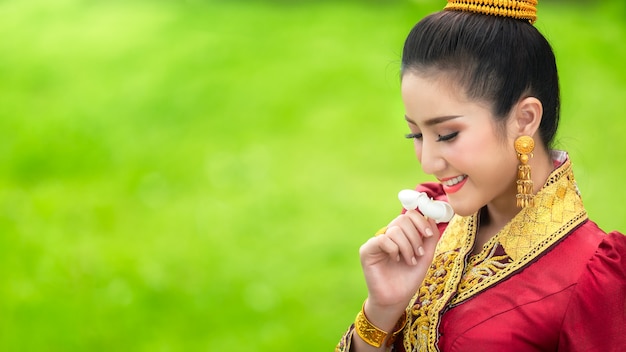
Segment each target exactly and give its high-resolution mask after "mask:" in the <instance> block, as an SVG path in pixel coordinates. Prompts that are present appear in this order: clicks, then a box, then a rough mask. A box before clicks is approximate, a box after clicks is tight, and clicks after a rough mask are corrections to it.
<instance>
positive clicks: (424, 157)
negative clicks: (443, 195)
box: [415, 139, 446, 175]
mask: <svg viewBox="0 0 626 352" xmlns="http://www.w3.org/2000/svg"><path fill="white" fill-rule="evenodd" d="M436 143H437V142H435V141H430V142H429V141H427V140H426V139H424V140H423V141H422V143H421V144H420V145H418V143H416V144H415V155H416V156H417V160H419V162H420V165H421V166H422V171H424V173H426V174H429V175H434V174H437V173H441V171H443V170H444V169H445V167H446V161H445V159H444V158H443V157H442V155H441V153H440V151H439V148H438V147H437V145H436Z"/></svg>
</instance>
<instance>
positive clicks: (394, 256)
mask: <svg viewBox="0 0 626 352" xmlns="http://www.w3.org/2000/svg"><path fill="white" fill-rule="evenodd" d="M438 239H439V229H438V227H437V225H436V224H435V222H434V221H433V220H432V219H430V220H428V219H426V218H424V216H422V215H421V214H420V213H419V212H417V211H414V210H411V211H407V212H405V213H404V214H402V215H400V216H398V217H397V218H396V219H394V220H393V221H392V222H391V223H389V225H388V226H387V229H386V231H385V232H384V233H383V234H380V235H379V236H375V237H372V238H370V239H369V240H368V241H367V242H366V243H365V244H363V245H362V246H361V248H360V251H359V254H360V257H361V266H362V268H363V273H364V275H365V281H366V284H367V289H368V298H367V300H366V301H365V303H364V304H363V313H364V315H365V316H366V318H367V320H368V321H369V322H370V323H371V324H372V325H374V326H376V327H377V328H378V329H380V330H383V331H385V332H387V333H388V334H387V337H386V339H385V341H383V343H382V345H381V347H378V348H377V347H374V346H372V345H371V344H369V343H367V342H366V341H365V340H364V339H363V338H362V337H361V336H359V334H358V333H355V332H354V326H353V327H351V329H350V330H349V331H348V333H347V334H346V335H344V338H343V339H342V341H341V342H340V344H339V345H338V346H337V349H336V351H355V352H368V351H372V352H373V351H383V350H385V349H386V348H387V346H386V345H387V340H388V339H389V338H390V336H391V335H392V333H393V332H394V327H396V325H397V323H398V321H399V320H401V317H402V315H403V313H404V312H405V309H406V307H407V305H408V303H409V301H410V300H411V298H412V297H413V295H414V294H415V293H416V292H417V290H418V288H419V286H420V285H421V283H422V281H423V279H424V276H425V275H426V271H427V270H428V267H429V266H430V264H431V262H432V259H433V255H434V252H435V247H436V245H437V241H438ZM361 325H363V324H361Z"/></svg>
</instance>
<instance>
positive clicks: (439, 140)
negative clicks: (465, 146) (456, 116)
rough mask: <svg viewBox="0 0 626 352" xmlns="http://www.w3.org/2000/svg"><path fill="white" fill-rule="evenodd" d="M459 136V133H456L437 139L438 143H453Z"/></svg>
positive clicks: (440, 136)
mask: <svg viewBox="0 0 626 352" xmlns="http://www.w3.org/2000/svg"><path fill="white" fill-rule="evenodd" d="M458 134H459V132H454V133H450V134H446V135H445V136H442V135H439V138H437V142H447V141H451V140H452V139H454V137H456V136H457V135H458Z"/></svg>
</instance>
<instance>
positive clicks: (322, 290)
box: [0, 0, 626, 351]
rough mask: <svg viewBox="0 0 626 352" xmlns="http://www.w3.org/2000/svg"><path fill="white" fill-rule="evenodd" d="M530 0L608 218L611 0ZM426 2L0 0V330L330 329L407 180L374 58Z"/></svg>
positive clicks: (249, 342) (198, 337) (17, 334)
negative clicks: (590, 2)
mask: <svg viewBox="0 0 626 352" xmlns="http://www.w3.org/2000/svg"><path fill="white" fill-rule="evenodd" d="M545 2H546V4H545V5H541V7H540V10H541V12H540V20H539V22H538V23H537V26H538V28H540V30H542V31H543V32H544V33H545V34H546V36H547V37H548V38H549V40H551V42H552V43H553V45H554V47H555V51H556V53H557V56H558V59H559V65H560V74H561V80H562V91H563V114H562V128H561V132H560V134H559V138H558V139H559V146H561V147H563V148H566V149H568V150H569V151H570V152H571V154H572V156H573V160H574V165H575V169H576V172H577V176H578V181H579V185H580V188H581V190H582V192H583V196H584V200H585V202H586V205H587V207H588V210H589V213H590V214H591V216H592V218H593V219H595V220H596V221H597V222H598V224H599V225H600V226H601V227H602V228H604V229H606V230H611V229H616V228H617V229H621V230H622V231H623V230H626V219H625V218H624V216H623V213H624V210H623V207H622V206H621V204H622V203H623V199H625V198H626V191H625V190H624V188H623V187H622V186H621V184H622V182H621V176H622V175H623V174H624V173H625V172H626V167H625V166H624V164H623V161H624V160H625V159H626V139H625V138H624V137H623V134H624V132H625V126H626V124H625V123H624V122H623V121H624V118H626V115H625V114H624V110H623V100H624V98H625V97H626V68H625V66H624V64H623V63H624V62H626V47H625V46H624V44H623V43H626V25H624V23H625V22H624V21H623V20H624V18H625V17H624V6H623V5H621V4H620V3H618V2H615V3H608V4H606V5H604V7H602V8H588V7H585V6H583V5H577V6H576V7H571V6H570V7H569V8H565V5H564V4H566V3H554V2H552V3H548V2H547V1H545ZM442 6H443V5H442V4H439V3H433V2H426V1H419V2H416V1H413V2H411V1H389V2H383V1H373V0H372V1H367V2H357V1H349V2H305V1H299V2H287V1H283V2H253V1H230V2H228V1H200V0H196V1H187V2H175V1H171V2H168V1H152V2H148V1H130V2H123V1H86V0H64V1H54V2H52V1H43V0H39V1H35V0H33V1H17V0H9V1H4V2H2V3H0V13H3V20H2V21H1V22H0V38H2V39H0V52H1V53H2V54H1V55H0V97H1V99H2V100H1V102H2V103H1V104H0V131H1V132H0V210H1V211H0V268H1V273H2V278H1V279H0V350H3V351H100V350H107V351H293V350H306V351H322V350H332V348H333V347H334V345H335V343H336V342H337V340H338V338H339V337H340V335H341V334H342V332H343V330H344V329H345V328H346V327H347V326H348V324H349V323H350V321H351V320H352V319H353V316H354V315H355V313H356V311H357V310H358V308H359V306H360V304H361V302H362V300H363V299H364V298H365V288H364V283H363V280H362V275H361V273H360V268H359V263H358V253H357V252H358V247H359V246H360V244H361V243H362V242H363V241H364V240H365V239H366V238H368V237H369V236H370V235H371V234H372V233H373V232H374V231H376V230H377V229H378V228H379V227H381V226H382V225H384V224H386V223H387V222H388V221H389V219H391V218H392V217H393V216H395V215H396V213H397V212H398V210H399V205H398V204H397V200H396V198H395V195H396V193H397V191H398V190H399V189H402V188H407V187H412V186H414V185H415V184H416V183H418V182H421V181H425V180H428V178H427V177H425V176H424V175H423V174H422V173H421V170H420V168H419V165H418V164H417V162H416V161H415V158H414V156H413V154H412V146H411V144H410V143H409V142H408V141H406V140H404V139H403V138H402V135H403V133H405V132H406V127H405V126H404V123H403V121H402V114H403V107H402V104H401V101H400V96H399V84H398V61H399V58H400V50H401V46H402V42H403V40H404V36H405V35H406V34H407V33H408V31H409V29H410V28H411V26H412V25H413V24H414V22H415V21H417V20H418V19H419V18H421V17H422V16H423V15H424V14H427V13H429V12H432V11H435V10H438V9H439V8H441V7H442Z"/></svg>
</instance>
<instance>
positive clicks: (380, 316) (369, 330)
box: [354, 301, 407, 348]
mask: <svg viewBox="0 0 626 352" xmlns="http://www.w3.org/2000/svg"><path fill="white" fill-rule="evenodd" d="M366 305H367V301H365V303H363V307H362V308H361V311H360V312H359V313H358V314H357V316H356V319H355V322H354V327H355V331H356V333H357V335H358V336H359V337H360V338H361V339H362V340H363V341H364V342H365V343H367V344H368V345H370V346H373V347H376V348H379V347H381V346H383V345H386V346H390V345H391V344H393V342H394V341H395V339H396V337H397V336H398V335H399V334H400V332H401V331H402V330H403V329H404V326H405V325H406V322H407V319H406V318H407V315H406V310H405V309H403V310H401V311H400V313H398V312H396V311H395V309H394V310H388V309H383V310H380V309H372V311H375V312H376V313H374V314H370V313H369V312H370V311H369V310H368V313H367V314H366V313H365V312H366V309H367V308H366ZM370 306H373V305H370ZM374 307H375V306H374ZM370 316H373V317H374V320H375V321H376V323H374V322H373V321H372V320H371V319H372V318H370ZM377 324H378V325H377ZM385 341H386V343H385Z"/></svg>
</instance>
